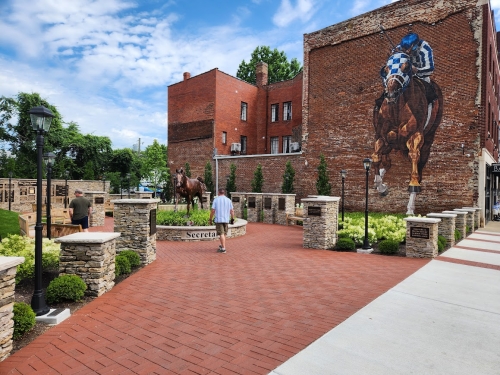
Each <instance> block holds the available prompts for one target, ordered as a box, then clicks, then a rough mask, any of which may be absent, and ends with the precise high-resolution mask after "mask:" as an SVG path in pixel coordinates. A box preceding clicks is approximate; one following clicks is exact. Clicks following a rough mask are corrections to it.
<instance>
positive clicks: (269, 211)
mask: <svg viewBox="0 0 500 375" xmlns="http://www.w3.org/2000/svg"><path fill="white" fill-rule="evenodd" d="M277 210H278V197H277V196H276V194H262V213H263V215H262V222H263V223H267V224H274V222H275V221H276V211H277Z"/></svg>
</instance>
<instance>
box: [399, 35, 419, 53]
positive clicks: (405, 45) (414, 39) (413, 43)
mask: <svg viewBox="0 0 500 375" xmlns="http://www.w3.org/2000/svg"><path fill="white" fill-rule="evenodd" d="M419 41H420V39H419V37H418V35H417V34H415V33H410V34H407V35H405V36H404V37H403V39H401V43H400V44H399V45H400V46H401V49H402V50H404V51H407V50H411V51H412V52H413V51H415V50H416V49H417V47H418V42H419Z"/></svg>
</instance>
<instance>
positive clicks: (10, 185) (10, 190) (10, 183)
mask: <svg viewBox="0 0 500 375" xmlns="http://www.w3.org/2000/svg"><path fill="white" fill-rule="evenodd" d="M10 202H12V171H10V172H9V211H10Z"/></svg>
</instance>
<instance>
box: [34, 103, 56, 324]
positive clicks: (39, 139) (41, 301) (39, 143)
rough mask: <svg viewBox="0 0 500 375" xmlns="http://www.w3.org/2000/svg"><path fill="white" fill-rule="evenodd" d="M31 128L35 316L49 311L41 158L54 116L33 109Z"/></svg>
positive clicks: (48, 112)
mask: <svg viewBox="0 0 500 375" xmlns="http://www.w3.org/2000/svg"><path fill="white" fill-rule="evenodd" d="M28 113H29V114H30V117H31V126H32V127H33V130H34V131H36V134H37V135H36V149H37V168H36V224H35V290H34V292H33V297H32V298H31V308H32V309H33V311H34V312H35V314H36V315H37V316H39V315H45V314H47V313H48V312H49V311H50V309H49V307H48V306H47V304H46V302H45V296H44V294H43V289H42V158H43V135H44V134H45V133H47V132H48V131H49V129H50V123H51V122H52V118H53V117H54V114H53V113H52V112H51V111H50V109H47V108H45V107H44V106H38V107H33V108H31V109H30V110H29V112H28Z"/></svg>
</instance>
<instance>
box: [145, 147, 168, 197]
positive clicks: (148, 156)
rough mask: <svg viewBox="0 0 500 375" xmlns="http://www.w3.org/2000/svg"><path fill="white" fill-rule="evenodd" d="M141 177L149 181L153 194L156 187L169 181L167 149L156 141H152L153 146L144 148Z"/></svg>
mask: <svg viewBox="0 0 500 375" xmlns="http://www.w3.org/2000/svg"><path fill="white" fill-rule="evenodd" d="M142 175H143V176H144V177H146V178H147V179H148V180H149V181H151V183H152V184H153V186H154V189H155V192H156V189H157V187H158V185H163V184H164V183H165V182H166V181H168V180H169V170H168V168H167V147H166V146H165V145H160V144H159V143H158V141H157V140H156V139H155V140H154V141H153V144H152V145H150V146H148V147H146V150H145V151H144V160H143V164H142ZM155 194H156V193H155Z"/></svg>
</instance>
